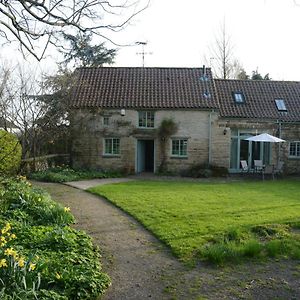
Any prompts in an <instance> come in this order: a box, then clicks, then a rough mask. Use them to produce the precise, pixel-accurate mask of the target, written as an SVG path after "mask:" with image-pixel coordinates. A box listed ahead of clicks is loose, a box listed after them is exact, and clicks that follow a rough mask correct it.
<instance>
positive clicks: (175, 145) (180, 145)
mask: <svg viewBox="0 0 300 300" xmlns="http://www.w3.org/2000/svg"><path fill="white" fill-rule="evenodd" d="M172 155H174V156H187V140H185V139H183V140H172Z"/></svg>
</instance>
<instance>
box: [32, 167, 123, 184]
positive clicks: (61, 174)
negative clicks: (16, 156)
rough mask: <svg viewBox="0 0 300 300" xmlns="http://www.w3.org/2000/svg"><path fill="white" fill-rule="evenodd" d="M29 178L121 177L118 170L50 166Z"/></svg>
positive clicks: (77, 178) (53, 180)
mask: <svg viewBox="0 0 300 300" xmlns="http://www.w3.org/2000/svg"><path fill="white" fill-rule="evenodd" d="M29 177H30V178H31V179H34V180H38V181H46V182H58V183H61V182H68V181H76V180H83V179H94V178H99V179H102V178H117V177H122V174H121V173H120V172H116V171H107V172H106V171H93V170H74V169H71V168H59V167H58V168H52V169H48V170H46V171H40V172H36V173H32V174H30V175H29Z"/></svg>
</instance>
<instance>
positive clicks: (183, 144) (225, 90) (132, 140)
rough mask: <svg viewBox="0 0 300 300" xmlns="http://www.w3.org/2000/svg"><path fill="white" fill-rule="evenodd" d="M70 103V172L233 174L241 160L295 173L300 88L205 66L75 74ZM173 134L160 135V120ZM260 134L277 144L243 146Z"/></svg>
mask: <svg viewBox="0 0 300 300" xmlns="http://www.w3.org/2000/svg"><path fill="white" fill-rule="evenodd" d="M76 80H77V81H76V86H75V89H74V94H73V97H72V101H71V120H72V122H71V123H72V134H73V153H72V157H73V164H74V167H88V168H93V169H97V168H102V169H123V170H126V171H127V172H136V173H139V172H145V171H146V172H157V171H158V170H159V168H160V167H161V165H162V161H164V162H165V166H166V168H167V170H169V171H173V172H179V171H180V170H184V169H187V168H188V167H190V166H193V165H196V164H207V163H209V164H211V165H216V166H222V167H226V168H228V169H229V170H230V171H231V172H239V171H240V160H247V161H248V164H249V165H250V166H252V165H253V160H254V159H261V160H263V161H264V163H265V164H275V163H276V162H277V161H278V160H279V159H281V160H284V162H285V171H286V172H287V173H295V172H300V83H299V82H278V81H277V82H276V81H251V80H247V81H239V80H215V79H213V77H212V73H211V70H210V69H208V68H205V67H203V68H114V67H108V68H80V69H78V70H77V79H76ZM164 120H167V121H168V122H169V123H170V122H171V123H173V124H174V127H176V128H175V130H174V131H173V132H172V133H171V135H170V136H167V137H166V136H164V137H162V136H161V135H160V128H161V126H162V124H163V123H164V122H163V121H164ZM262 132H268V133H270V134H273V135H276V136H280V137H282V138H283V139H285V140H287V142H286V143H284V144H283V145H271V144H269V143H255V142H248V141H245V140H244V139H245V138H246V137H249V136H251V135H256V134H259V133H262Z"/></svg>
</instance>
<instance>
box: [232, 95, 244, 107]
mask: <svg viewBox="0 0 300 300" xmlns="http://www.w3.org/2000/svg"><path fill="white" fill-rule="evenodd" d="M232 96H233V100H234V101H235V103H238V104H241V103H244V102H245V96H244V94H243V93H242V92H233V93H232Z"/></svg>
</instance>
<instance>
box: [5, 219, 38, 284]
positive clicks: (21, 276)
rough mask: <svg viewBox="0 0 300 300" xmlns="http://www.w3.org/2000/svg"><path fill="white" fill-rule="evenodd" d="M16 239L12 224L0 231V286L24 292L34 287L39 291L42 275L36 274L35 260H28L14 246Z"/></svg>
mask: <svg viewBox="0 0 300 300" xmlns="http://www.w3.org/2000/svg"><path fill="white" fill-rule="evenodd" d="M16 238H17V236H16V235H15V234H14V233H13V232H12V227H11V224H10V223H6V224H5V226H4V227H2V228H1V229H0V241H1V242H0V278H1V281H0V283H1V284H0V286H1V285H2V286H1V288H4V289H23V290H26V289H30V290H32V288H33V286H34V289H35V290H37V289H38V288H39V284H37V283H38V282H39V281H40V280H39V277H40V274H39V273H35V272H34V271H35V270H36V266H37V264H36V262H35V259H34V258H33V257H31V258H26V257H25V256H24V255H22V254H21V253H20V252H19V251H17V250H16V249H15V248H14V247H13V246H12V244H13V243H14V240H15V239H16ZM33 273H34V274H33Z"/></svg>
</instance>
